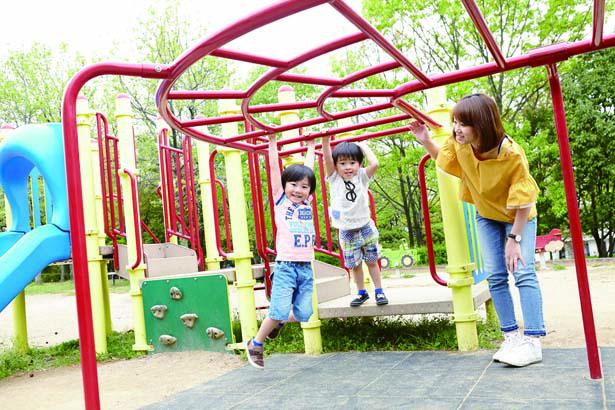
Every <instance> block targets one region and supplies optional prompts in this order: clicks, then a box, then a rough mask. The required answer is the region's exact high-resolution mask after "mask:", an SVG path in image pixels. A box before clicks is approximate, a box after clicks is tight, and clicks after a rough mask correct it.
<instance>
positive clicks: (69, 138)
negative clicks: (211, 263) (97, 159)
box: [62, 70, 100, 410]
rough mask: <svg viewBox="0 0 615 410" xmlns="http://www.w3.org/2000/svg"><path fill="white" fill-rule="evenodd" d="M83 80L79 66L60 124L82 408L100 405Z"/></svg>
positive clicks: (93, 409) (63, 106) (70, 86)
mask: <svg viewBox="0 0 615 410" xmlns="http://www.w3.org/2000/svg"><path fill="white" fill-rule="evenodd" d="M85 81H87V74H86V73H85V72H84V70H81V71H80V72H79V73H77V74H76V75H75V76H74V77H73V79H72V80H71V81H70V83H69V84H68V86H67V87H66V91H65V92H64V100H63V101H62V128H63V131H64V157H65V163H66V181H67V188H68V204H69V208H68V213H69V216H70V241H71V248H72V257H73V266H74V269H75V297H76V299H77V317H78V319H79V321H78V326H79V347H80V348H79V351H80V354H81V374H82V376H83V394H84V399H85V408H86V409H87V410H98V409H100V395H99V392H98V372H97V370H96V350H95V348H94V322H93V319H92V300H91V298H90V279H89V271H88V256H87V248H86V244H85V222H84V218H83V196H82V190H81V169H80V168H79V166H80V165H79V161H80V160H79V144H78V137H77V110H76V105H77V95H78V93H79V90H80V89H81V87H82V85H83V84H84V83H85Z"/></svg>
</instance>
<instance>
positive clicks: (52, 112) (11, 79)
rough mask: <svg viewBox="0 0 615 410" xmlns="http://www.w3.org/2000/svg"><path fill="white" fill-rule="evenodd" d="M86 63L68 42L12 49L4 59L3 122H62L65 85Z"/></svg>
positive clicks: (0, 85) (0, 67)
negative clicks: (57, 45) (49, 45)
mask: <svg viewBox="0 0 615 410" xmlns="http://www.w3.org/2000/svg"><path fill="white" fill-rule="evenodd" d="M84 64H85V59H84V58H83V57H81V56H79V55H74V54H72V53H71V52H70V51H69V49H68V47H67V46H66V45H61V46H60V47H59V49H58V50H52V49H51V48H49V47H47V46H45V45H42V44H39V43H35V44H33V45H32V46H31V47H30V48H29V49H24V50H15V51H11V52H10V53H9V54H8V55H7V57H6V58H5V59H4V60H3V61H1V62H0V123H11V124H14V125H16V126H21V125H25V124H33V123H45V122H59V121H60V118H61V104H62V96H63V93H64V87H66V84H67V83H68V81H69V80H70V78H71V77H72V76H73V74H74V73H76V72H77V71H78V70H79V69H80V68H81V67H82V66H83V65H84Z"/></svg>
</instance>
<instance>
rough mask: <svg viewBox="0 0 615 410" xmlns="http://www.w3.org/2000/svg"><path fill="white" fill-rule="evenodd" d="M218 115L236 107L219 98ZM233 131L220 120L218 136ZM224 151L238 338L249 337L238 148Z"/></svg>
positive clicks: (248, 255) (252, 326)
mask: <svg viewBox="0 0 615 410" xmlns="http://www.w3.org/2000/svg"><path fill="white" fill-rule="evenodd" d="M218 111H219V115H231V114H238V113H239V107H238V106H237V105H236V104H235V102H234V101H232V100H221V101H220V102H219V105H218ZM231 135H237V124H236V123H226V124H222V136H223V137H228V136H231ZM220 152H221V153H222V155H224V167H225V170H226V184H227V185H226V188H227V190H228V197H229V198H232V200H231V201H229V217H230V220H231V221H230V222H231V236H232V238H233V253H232V254H231V255H229V259H232V260H234V261H235V276H236V278H237V281H236V282H235V287H236V288H237V298H238V300H239V320H240V321H241V336H242V340H244V341H245V340H249V339H250V338H251V337H252V336H254V335H255V334H256V331H257V330H258V327H257V322H256V304H255V302H254V284H255V283H256V281H255V280H254V278H253V276H252V252H251V251H250V240H249V239H248V218H247V214H246V201H245V193H244V189H243V176H242V160H241V152H240V151H239V150H237V149H234V148H226V147H220Z"/></svg>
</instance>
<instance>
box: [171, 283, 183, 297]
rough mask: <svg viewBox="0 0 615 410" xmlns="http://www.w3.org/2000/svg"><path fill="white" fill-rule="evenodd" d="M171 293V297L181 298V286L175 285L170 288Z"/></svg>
mask: <svg viewBox="0 0 615 410" xmlns="http://www.w3.org/2000/svg"><path fill="white" fill-rule="evenodd" d="M170 294H171V299H173V300H180V299H181V298H182V296H183V295H182V291H181V290H179V288H177V287H175V286H173V287H172V288H171V290H170Z"/></svg>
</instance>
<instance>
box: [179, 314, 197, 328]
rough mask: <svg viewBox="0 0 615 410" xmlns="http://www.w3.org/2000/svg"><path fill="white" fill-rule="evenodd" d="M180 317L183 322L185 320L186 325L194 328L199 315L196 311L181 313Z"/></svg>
mask: <svg viewBox="0 0 615 410" xmlns="http://www.w3.org/2000/svg"><path fill="white" fill-rule="evenodd" d="M179 318H180V319H181V320H182V322H184V325H185V326H186V327H189V328H190V329H192V327H193V326H194V322H196V320H197V319H198V318H199V316H198V315H197V314H196V313H186V314H183V315H181V316H180V317H179Z"/></svg>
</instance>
